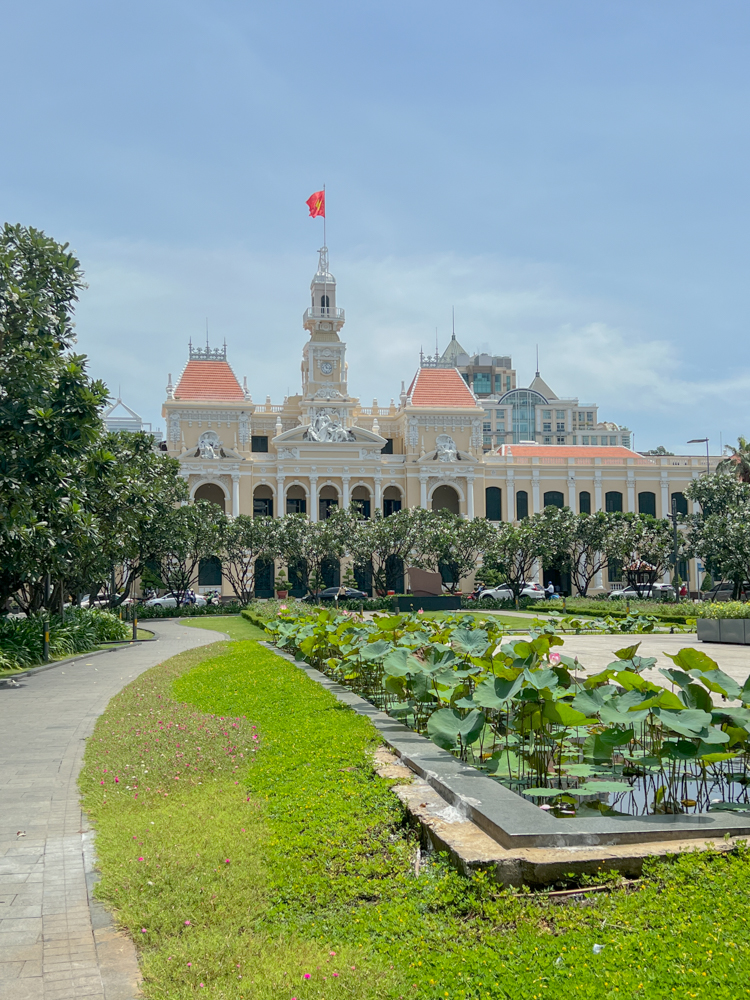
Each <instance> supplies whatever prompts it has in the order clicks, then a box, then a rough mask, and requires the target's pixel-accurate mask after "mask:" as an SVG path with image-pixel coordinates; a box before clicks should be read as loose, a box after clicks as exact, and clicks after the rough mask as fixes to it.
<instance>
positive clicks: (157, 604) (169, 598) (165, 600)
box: [146, 592, 206, 608]
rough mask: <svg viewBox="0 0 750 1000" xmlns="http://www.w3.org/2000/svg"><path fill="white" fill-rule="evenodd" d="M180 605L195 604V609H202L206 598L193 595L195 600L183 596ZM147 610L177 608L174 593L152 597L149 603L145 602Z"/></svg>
mask: <svg viewBox="0 0 750 1000" xmlns="http://www.w3.org/2000/svg"><path fill="white" fill-rule="evenodd" d="M180 603H181V604H183V605H185V604H195V605H196V606H197V607H199V608H202V607H203V606H204V605H205V603H206V598H205V597H203V595H202V594H195V600H193V598H192V597H191V598H187V597H186V596H185V595H183V598H182V600H181V601H180ZM146 607H147V608H176V607H177V596H176V595H175V594H174V593H171V592H170V593H169V594H164V596H163V597H152V598H151V600H150V601H146Z"/></svg>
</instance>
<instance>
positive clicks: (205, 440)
mask: <svg viewBox="0 0 750 1000" xmlns="http://www.w3.org/2000/svg"><path fill="white" fill-rule="evenodd" d="M177 458H178V460H179V461H180V462H190V461H194V460H195V459H196V458H197V459H200V460H202V461H204V462H205V461H209V462H213V461H216V460H221V459H230V460H231V461H232V462H244V459H243V457H242V455H240V454H239V452H236V451H235V450H234V448H230V447H229V446H228V445H224V444H222V442H221V438H220V437H219V435H218V434H217V433H216V431H204V432H203V434H201V436H200V437H199V438H198V444H197V445H196V446H193V447H192V448H184V449H183V450H182V452H181V453H180V454H179V455H178V456H177Z"/></svg>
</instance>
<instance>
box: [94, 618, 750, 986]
mask: <svg viewBox="0 0 750 1000" xmlns="http://www.w3.org/2000/svg"><path fill="white" fill-rule="evenodd" d="M204 624H205V623H204V622H201V623H200V624H199V623H196V625H198V627H202V626H203V625H204ZM219 624H220V623H218V622H217V623H216V627H219ZM247 624H248V625H249V623H247ZM254 727H255V728H254ZM254 736H256V737H258V738H257V739H253V737H254ZM377 739H378V737H377V734H376V732H375V731H374V729H373V728H372V727H371V725H370V724H369V722H368V721H367V720H366V719H364V718H362V717H360V716H357V715H355V714H354V713H353V712H351V711H349V710H348V709H346V708H344V707H342V706H341V705H340V704H339V703H338V702H337V701H335V699H334V698H333V696H332V695H331V694H330V693H329V692H327V691H325V690H324V689H322V688H320V687H319V686H318V685H316V684H315V683H314V682H313V681H311V680H310V679H309V678H307V676H306V675H305V674H304V673H302V672H301V671H300V670H298V669H297V668H296V667H295V666H294V665H293V664H290V663H288V662H287V661H286V660H283V659H281V658H279V657H277V656H276V655H275V654H274V653H272V652H271V651H269V650H266V649H265V648H263V647H261V646H259V645H258V644H257V643H256V642H254V641H242V642H236V643H226V642H220V643H217V644H215V645H213V646H210V647H203V648H201V649H197V650H193V651H190V652H188V653H185V654H182V655H181V656H179V657H175V658H174V659H172V660H169V661H167V662H166V663H164V664H161V665H160V666H158V667H155V668H154V669H152V670H151V671H148V672H147V673H145V674H143V675H142V676H141V677H139V678H138V679H137V680H135V681H134V682H132V683H131V684H130V685H129V686H128V687H126V688H125V689H124V690H123V692H121V694H119V695H118V696H117V697H115V698H114V699H113V700H112V702H111V703H110V705H109V707H108V709H107V711H106V712H105V714H104V715H103V716H102V717H101V718H100V719H99V721H98V723H97V726H96V729H95V731H94V734H93V736H92V737H91V739H90V740H89V741H88V745H87V750H86V759H85V766H84V770H83V772H82V776H81V787H82V790H83V793H84V802H85V806H86V808H87V809H88V811H89V813H90V815H91V816H92V818H93V820H94V822H95V824H96V828H97V841H96V845H97V853H98V856H99V859H100V863H101V867H102V880H101V882H100V883H99V886H98V890H97V892H98V894H99V895H100V897H102V898H103V899H105V900H106V901H107V902H108V903H110V904H111V905H112V906H113V907H114V908H115V909H116V911H117V916H118V918H119V920H120V921H121V922H122V924H123V925H124V926H125V927H126V928H127V929H128V930H129V931H130V933H131V934H132V936H133V938H134V939H135V940H136V943H137V945H138V947H139V949H140V957H141V962H142V968H143V971H144V975H145V977H146V980H145V992H146V994H147V996H148V997H151V998H159V1000H161V998H167V997H168V998H170V1000H171V998H178V1000H180V998H184V997H192V996H194V995H195V994H201V995H208V996H215V997H222V998H231V1000H235V998H236V1000H249V998H253V1000H255V998H258V1000H265V998H271V997H273V998H274V1000H277V998H280V1000H291V998H293V997H294V998H296V1000H325V998H327V1000H343V998H344V997H346V998H354V1000H398V998H406V997H419V998H438V997H440V998H445V997H449V998H451V1000H453V998H460V1000H484V998H490V1000H499V998H503V1000H539V998H542V997H545V998H550V1000H560V998H568V997H570V998H575V1000H578V998H584V1000H589V998H591V1000H594V998H596V1000H600V998H601V997H602V995H611V996H612V997H623V998H647V1000H664V998H666V997H670V998H672V997H675V998H679V1000H694V998H706V997H711V998H712V1000H736V998H738V997H747V996H750V985H748V984H749V983H750V961H749V960H748V953H747V947H746V918H745V908H746V899H747V894H748V892H749V891H750V866H749V865H748V857H747V854H746V852H745V850H744V849H742V850H739V851H736V852H735V853H733V854H731V855H728V856H721V855H718V854H715V853H711V852H703V853H696V854H693V855H689V856H685V857H681V858H679V859H677V860H674V861H673V862H652V863H650V864H649V866H648V872H647V877H646V878H645V879H644V880H643V881H642V882H641V883H640V884H639V886H638V888H637V890H635V891H625V890H615V891H613V892H612V893H611V894H610V895H607V896H599V897H594V898H593V899H590V900H587V901H586V903H585V904H569V905H566V906H560V905H555V904H554V903H552V902H551V901H550V900H548V899H546V898H544V897H540V896H538V895H530V896H529V897H526V898H520V899H518V898H515V897H514V896H513V895H511V894H510V893H508V892H501V891H499V890H498V889H497V888H496V887H494V886H493V885H492V884H491V883H490V882H489V880H488V879H487V878H486V877H483V876H477V877H475V878H473V879H466V878H463V877H462V876H460V875H458V874H457V873H455V872H453V871H451V870H450V869H449V868H448V867H447V865H446V864H445V863H443V862H442V861H441V860H439V859H434V858H428V859H427V860H426V861H425V862H424V863H423V864H422V866H421V868H420V871H419V876H418V877H416V876H415V874H414V865H413V860H414V856H415V849H416V843H415V840H414V837H413V834H412V833H411V832H410V831H409V829H408V828H407V827H406V826H405V823H404V816H403V813H402V810H401V807H400V805H399V803H398V801H397V800H396V798H395V796H393V794H392V793H391V792H390V791H389V787H388V786H389V783H388V782H386V781H384V780H382V779H380V778H378V777H377V776H376V775H375V774H374V773H373V771H372V768H371V765H370V754H371V752H372V749H373V748H374V746H375V745H376V743H377ZM115 779H117V780H115ZM136 796H137V797H136ZM594 945H603V946H604V948H603V950H600V951H598V952H597V953H595V952H594V951H593V948H594ZM334 973H335V975H334ZM305 976H309V977H310V978H305Z"/></svg>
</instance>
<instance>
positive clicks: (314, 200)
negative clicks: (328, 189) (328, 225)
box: [305, 190, 326, 219]
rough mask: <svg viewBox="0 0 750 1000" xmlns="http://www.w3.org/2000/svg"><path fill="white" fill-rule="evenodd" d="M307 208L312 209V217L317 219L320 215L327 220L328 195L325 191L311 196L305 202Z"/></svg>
mask: <svg viewBox="0 0 750 1000" xmlns="http://www.w3.org/2000/svg"><path fill="white" fill-rule="evenodd" d="M305 204H306V205H307V207H308V208H309V209H310V217H311V218H312V219H316V218H317V217H318V216H319V215H322V216H323V218H324V219H325V217H326V193H325V190H323V191H316V192H315V194H311V195H310V197H309V198H308V199H307V201H306V202H305Z"/></svg>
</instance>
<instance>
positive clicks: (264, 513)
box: [253, 486, 273, 517]
mask: <svg viewBox="0 0 750 1000" xmlns="http://www.w3.org/2000/svg"><path fill="white" fill-rule="evenodd" d="M253 517H273V490H272V489H271V487H270V486H256V487H255V492H254V493H253Z"/></svg>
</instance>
